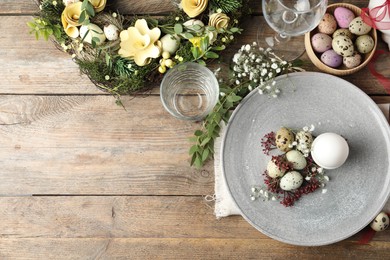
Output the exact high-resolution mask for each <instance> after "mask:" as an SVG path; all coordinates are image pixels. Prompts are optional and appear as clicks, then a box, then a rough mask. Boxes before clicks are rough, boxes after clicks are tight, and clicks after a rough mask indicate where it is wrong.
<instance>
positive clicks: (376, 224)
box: [370, 212, 389, 231]
mask: <svg viewBox="0 0 390 260" xmlns="http://www.w3.org/2000/svg"><path fill="white" fill-rule="evenodd" d="M370 226H371V228H372V229H373V230H375V231H383V230H385V229H386V228H388V227H389V216H388V215H387V214H386V213H385V212H381V213H379V215H378V216H376V218H375V219H374V220H373V221H372V222H371V224H370Z"/></svg>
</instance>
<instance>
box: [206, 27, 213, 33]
mask: <svg viewBox="0 0 390 260" xmlns="http://www.w3.org/2000/svg"><path fill="white" fill-rule="evenodd" d="M207 30H209V31H210V32H213V31H215V27H214V26H209V27H207Z"/></svg>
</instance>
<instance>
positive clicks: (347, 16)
mask: <svg viewBox="0 0 390 260" xmlns="http://www.w3.org/2000/svg"><path fill="white" fill-rule="evenodd" d="M334 17H335V19H336V21H337V24H338V26H339V27H340V28H348V26H349V24H350V22H351V21H352V20H353V18H355V14H354V13H353V12H352V11H351V10H349V9H348V8H345V7H337V8H336V9H335V10H334Z"/></svg>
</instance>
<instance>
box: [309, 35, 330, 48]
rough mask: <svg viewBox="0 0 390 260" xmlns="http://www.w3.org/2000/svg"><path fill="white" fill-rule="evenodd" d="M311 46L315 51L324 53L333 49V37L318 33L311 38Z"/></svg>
mask: <svg viewBox="0 0 390 260" xmlns="http://www.w3.org/2000/svg"><path fill="white" fill-rule="evenodd" d="M311 45H312V46H313V50H314V51H316V52H319V53H323V52H325V51H327V50H329V49H331V48H332V37H330V36H329V35H327V34H325V33H316V34H314V35H313V37H311Z"/></svg>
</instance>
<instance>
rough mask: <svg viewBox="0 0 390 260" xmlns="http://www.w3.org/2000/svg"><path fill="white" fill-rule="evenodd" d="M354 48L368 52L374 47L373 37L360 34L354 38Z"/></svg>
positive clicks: (361, 51)
mask: <svg viewBox="0 0 390 260" xmlns="http://www.w3.org/2000/svg"><path fill="white" fill-rule="evenodd" d="M355 44H356V48H357V50H358V51H359V52H360V53H363V54H365V53H369V52H370V51H372V49H373V48H374V45H375V43H374V39H373V38H372V37H371V36H370V35H367V34H366V35H361V36H359V37H357V39H356V42H355Z"/></svg>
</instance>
